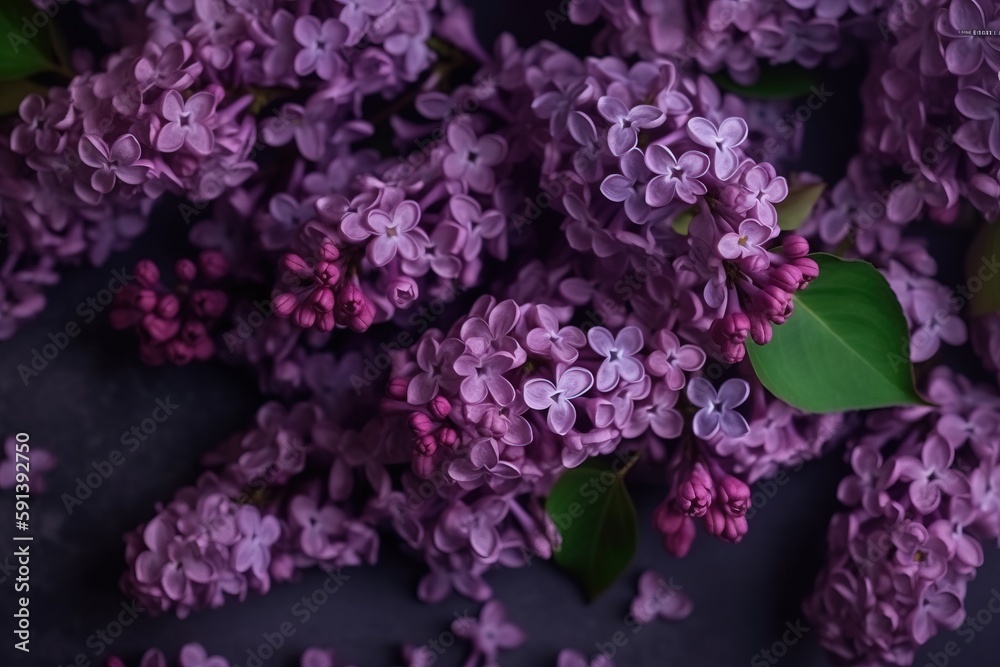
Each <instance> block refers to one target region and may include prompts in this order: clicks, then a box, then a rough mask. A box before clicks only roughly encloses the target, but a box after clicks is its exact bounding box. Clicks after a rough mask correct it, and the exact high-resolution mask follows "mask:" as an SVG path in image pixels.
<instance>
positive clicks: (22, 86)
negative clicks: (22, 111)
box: [0, 80, 49, 116]
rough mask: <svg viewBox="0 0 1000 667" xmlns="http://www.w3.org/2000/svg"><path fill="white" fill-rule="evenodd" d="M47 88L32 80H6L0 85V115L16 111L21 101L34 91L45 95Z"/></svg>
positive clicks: (11, 113) (8, 114)
mask: <svg viewBox="0 0 1000 667" xmlns="http://www.w3.org/2000/svg"><path fill="white" fill-rule="evenodd" d="M48 91H49V89H48V88H46V87H45V86H43V85H40V84H37V83H35V82H33V81H29V80H24V81H8V82H6V83H4V84H3V85H2V86H0V116H10V115H13V114H15V113H17V110H18V107H20V106H21V101H22V100H23V99H24V98H25V97H27V96H28V95H30V94H31V93H36V94H38V95H41V96H42V97H45V96H46V95H48Z"/></svg>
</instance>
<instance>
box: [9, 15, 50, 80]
mask: <svg viewBox="0 0 1000 667" xmlns="http://www.w3.org/2000/svg"><path fill="white" fill-rule="evenodd" d="M36 14H40V15H41V16H44V17H45V23H44V24H42V27H41V28H39V27H38V26H37V25H36V24H35V23H34V22H33V18H34V17H35V15H36ZM50 21H51V19H50V18H49V17H48V16H47V15H46V14H45V13H44V12H42V11H40V10H39V9H38V8H37V7H35V6H34V5H32V4H31V2H30V1H29V0H3V1H2V2H0V81H15V80H17V79H23V78H24V77H27V76H31V75H32V74H37V73H38V72H44V71H46V70H49V69H52V67H53V59H52V57H51V49H50V45H49V39H50V33H49V30H48V29H47V27H48V23H49V22H50Z"/></svg>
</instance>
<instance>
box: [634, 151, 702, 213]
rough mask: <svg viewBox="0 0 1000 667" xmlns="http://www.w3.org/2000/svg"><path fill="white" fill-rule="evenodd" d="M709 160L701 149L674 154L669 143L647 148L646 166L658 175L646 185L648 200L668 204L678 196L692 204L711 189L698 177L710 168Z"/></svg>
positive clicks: (652, 203)
mask: <svg viewBox="0 0 1000 667" xmlns="http://www.w3.org/2000/svg"><path fill="white" fill-rule="evenodd" d="M709 164H710V161H709V159H708V156H707V155H705V154H704V153H702V152H701V151H688V152H686V153H684V154H683V155H681V156H680V158H676V157H674V154H673V152H672V151H671V150H670V149H669V148H667V147H666V146H661V145H660V144H653V145H652V146H650V147H649V148H648V149H647V150H646V166H647V167H649V169H650V171H652V172H653V173H655V174H658V176H656V177H654V178H653V180H651V181H650V182H649V185H647V186H646V203H647V204H649V205H650V206H666V205H667V204H669V203H670V202H672V201H673V200H674V197H677V198H678V199H680V200H681V201H683V202H686V203H688V204H693V203H695V202H696V201H697V198H698V197H699V196H700V195H703V194H705V193H706V192H708V189H707V188H706V187H705V184H704V183H702V182H701V181H699V180H698V179H699V178H701V177H702V176H704V175H705V173H706V172H707V171H708V167H709Z"/></svg>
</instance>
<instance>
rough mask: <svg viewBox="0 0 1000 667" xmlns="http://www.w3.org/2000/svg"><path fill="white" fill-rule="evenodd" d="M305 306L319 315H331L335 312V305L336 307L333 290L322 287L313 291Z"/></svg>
mask: <svg viewBox="0 0 1000 667" xmlns="http://www.w3.org/2000/svg"><path fill="white" fill-rule="evenodd" d="M305 305H306V306H307V307H309V308H312V309H313V310H315V311H316V312H317V313H329V312H330V311H332V310H333V307H334V305H336V301H335V300H334V298H333V290H331V289H329V288H327V287H320V288H318V289H315V290H313V293H312V294H310V295H309V296H308V297H307V298H306V303H305Z"/></svg>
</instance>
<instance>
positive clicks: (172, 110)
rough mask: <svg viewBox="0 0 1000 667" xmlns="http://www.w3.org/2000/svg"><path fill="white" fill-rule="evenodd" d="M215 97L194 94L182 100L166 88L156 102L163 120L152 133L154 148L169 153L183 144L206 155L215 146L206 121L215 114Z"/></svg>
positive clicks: (173, 91) (203, 93)
mask: <svg viewBox="0 0 1000 667" xmlns="http://www.w3.org/2000/svg"><path fill="white" fill-rule="evenodd" d="M215 105H216V98H215V95H213V94H211V93H205V92H201V93H195V94H194V95H192V96H191V97H189V98H188V99H187V101H185V100H184V98H183V97H181V94H180V93H179V92H177V91H176V90H168V91H167V92H165V93H164V94H163V98H162V100H161V102H160V115H161V116H163V119H164V120H165V121H166V123H165V124H164V125H163V127H161V128H160V130H159V132H158V133H157V135H156V149H157V150H160V151H163V152H164V153H173V152H174V151H179V150H180V149H181V148H183V147H187V148H189V149H191V150H192V151H194V152H195V153H197V154H199V155H208V154H210V153H211V152H212V148H213V147H214V146H215V135H214V134H213V132H212V129H211V127H209V125H208V124H207V121H210V120H211V119H212V117H213V116H214V115H215Z"/></svg>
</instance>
